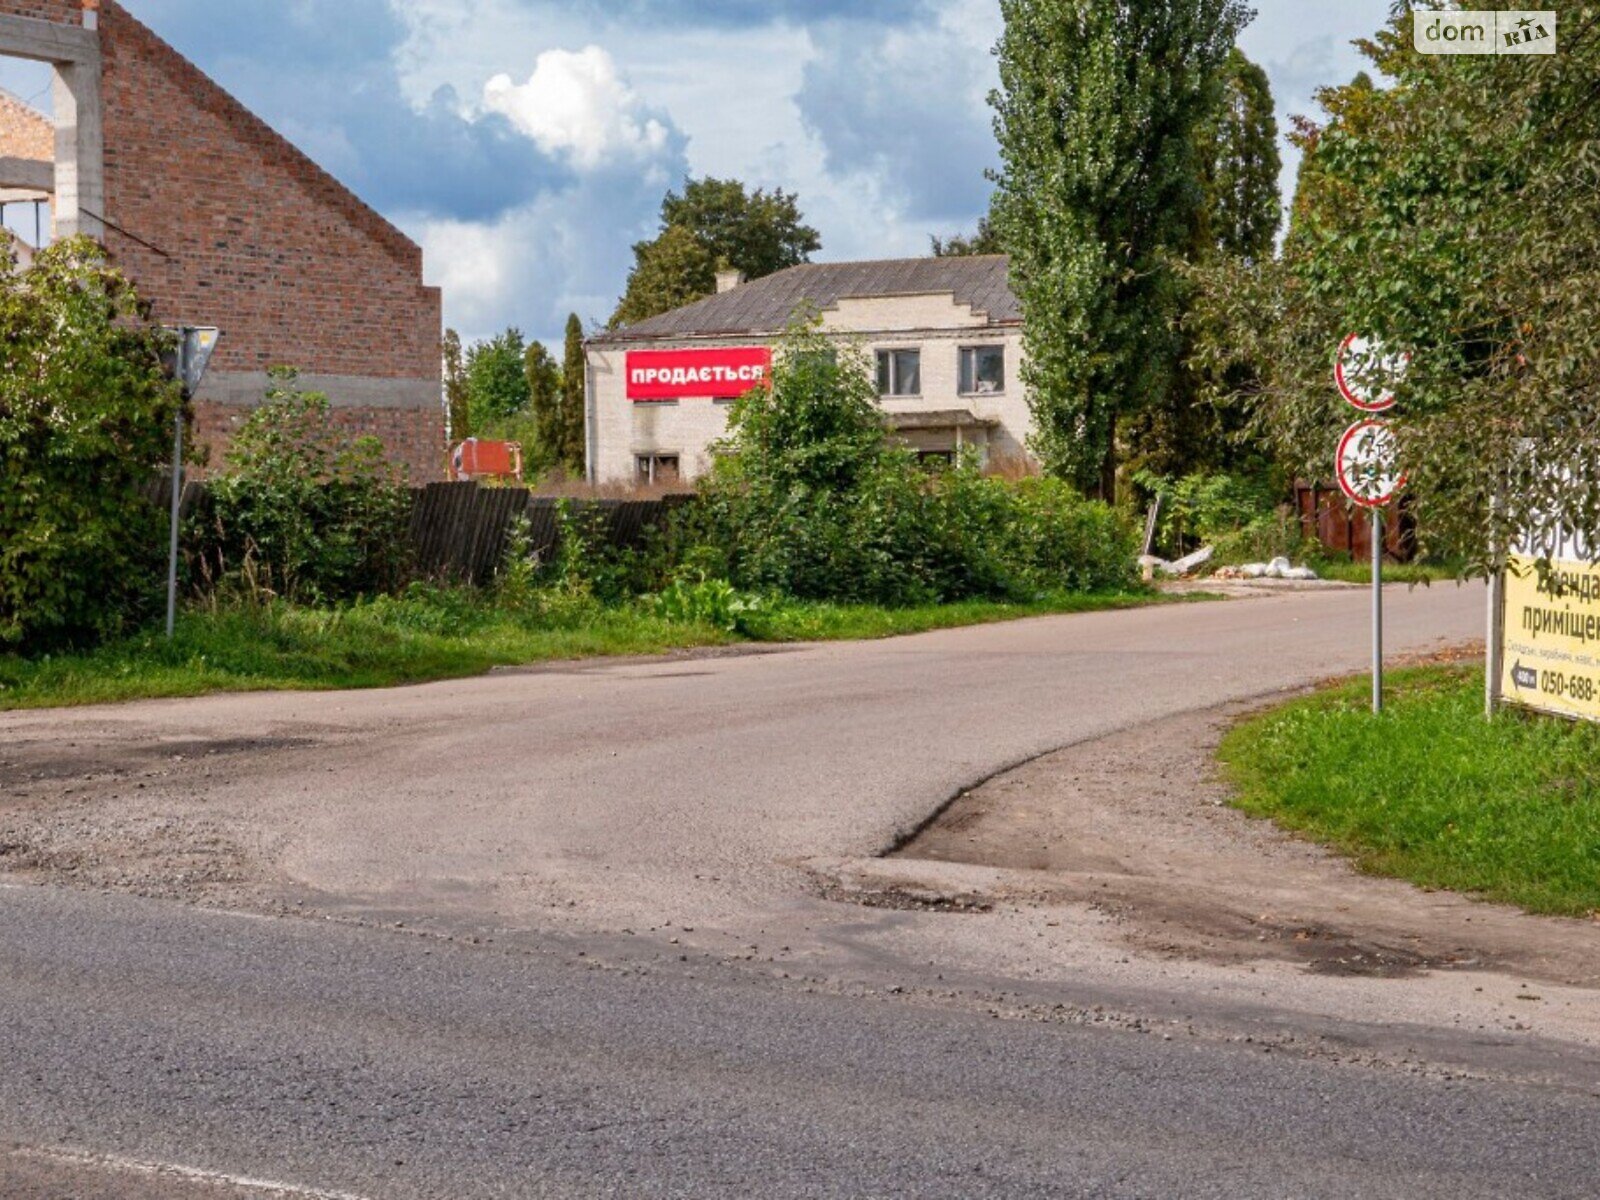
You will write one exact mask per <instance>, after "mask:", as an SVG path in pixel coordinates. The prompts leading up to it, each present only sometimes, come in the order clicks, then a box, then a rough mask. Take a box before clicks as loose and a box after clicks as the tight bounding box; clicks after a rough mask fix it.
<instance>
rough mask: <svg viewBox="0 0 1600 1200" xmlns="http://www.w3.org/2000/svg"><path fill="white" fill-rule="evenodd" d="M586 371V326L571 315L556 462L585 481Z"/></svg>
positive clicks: (563, 376) (568, 327)
mask: <svg viewBox="0 0 1600 1200" xmlns="http://www.w3.org/2000/svg"><path fill="white" fill-rule="evenodd" d="M586 370H587V367H586V365H585V362H584V356H583V322H582V321H580V320H579V319H578V314H577V313H572V314H571V315H570V316H568V317H567V340H566V348H565V354H564V356H563V360H562V366H561V421H560V434H559V436H558V438H557V453H556V462H557V463H558V464H559V465H560V466H561V467H562V468H563V469H565V471H566V472H567V474H568V475H570V476H572V477H574V478H582V476H583V472H584V458H585V449H586V446H585V443H584V434H585V428H584V416H585V412H586V404H585V400H586V392H585V386H584V385H585V372H586Z"/></svg>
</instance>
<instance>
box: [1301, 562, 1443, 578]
mask: <svg viewBox="0 0 1600 1200" xmlns="http://www.w3.org/2000/svg"><path fill="white" fill-rule="evenodd" d="M1310 566H1311V568H1312V569H1313V570H1314V571H1316V573H1317V575H1318V576H1319V577H1321V578H1323V579H1334V580H1337V581H1339V582H1340V583H1371V582H1372V564H1371V563H1370V562H1366V561H1362V562H1351V561H1350V560H1349V559H1345V558H1329V559H1317V560H1314V561H1313V562H1312V563H1311V564H1310ZM1461 572H1462V566H1461V564H1459V563H1453V562H1448V563H1438V562H1410V563H1392V562H1386V563H1384V564H1383V581H1384V582H1385V583H1423V584H1427V583H1447V582H1454V581H1455V580H1457V579H1459V578H1460V577H1461Z"/></svg>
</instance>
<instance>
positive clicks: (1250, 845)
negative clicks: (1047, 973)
mask: <svg viewBox="0 0 1600 1200" xmlns="http://www.w3.org/2000/svg"><path fill="white" fill-rule="evenodd" d="M1252 707H1259V705H1255V706H1251V705H1230V706H1227V707H1224V708H1220V709H1214V710H1211V711H1208V712H1202V713H1194V714H1188V715H1183V716H1179V717H1175V718H1171V719H1168V720H1164V721H1160V722H1156V723H1153V724H1150V725H1146V726H1140V727H1138V728H1136V729H1133V730H1129V731H1125V732H1122V733H1118V734H1114V735H1112V736H1110V737H1107V738H1101V739H1098V740H1095V741H1090V742H1086V743H1083V744H1081V745H1077V746H1073V747H1070V748H1068V749H1065V750H1061V751H1058V752H1056V753H1054V754H1049V755H1046V756H1044V757H1042V758H1039V759H1036V760H1034V761H1033V762H1030V763H1028V764H1027V765H1025V766H1023V767H1020V768H1018V769H1016V770H1013V771H1010V772H1007V773H1006V774H1004V775H1001V776H998V777H996V778H995V779H992V780H990V781H989V782H987V783H985V784H983V785H982V786H980V787H977V788H975V789H973V790H972V791H970V792H967V793H965V794H963V795H961V796H960V797H958V798H957V799H956V800H955V801H954V802H953V803H952V804H951V805H949V806H948V807H947V808H946V809H945V810H944V811H943V813H941V814H940V816H939V817H938V818H937V819H936V820H935V821H934V822H932V823H931V824H930V825H929V826H928V827H927V828H926V829H924V830H923V831H921V832H920V833H919V834H918V835H917V836H916V837H914V838H913V839H912V840H911V841H910V842H909V843H908V844H906V845H905V846H903V847H901V848H900V849H899V850H898V851H897V852H896V853H895V854H893V855H892V856H891V857H890V859H889V860H887V861H885V862H884V863H883V868H884V875H883V876H882V877H880V878H877V879H875V880H863V881H862V882H861V885H860V887H861V891H862V896H861V901H862V902H864V903H871V904H876V905H882V904H886V903H889V902H890V901H889V900H888V899H886V898H885V897H892V896H893V895H894V894H896V891H897V885H896V883H895V881H894V879H893V872H894V870H895V869H896V868H897V867H901V866H904V867H906V868H911V869H912V874H911V877H910V878H908V879H907V880H906V881H905V883H904V887H905V890H906V891H907V893H908V895H909V896H912V897H915V898H916V902H917V903H918V904H919V905H920V906H924V907H925V906H927V905H929V904H930V903H932V902H933V901H932V900H930V896H933V897H934V898H936V891H937V889H934V890H932V891H930V889H929V884H928V880H927V879H925V878H919V877H918V876H917V873H916V871H915V867H916V866H917V864H919V863H951V864H969V865H973V866H978V867H985V868H992V869H994V873H992V874H990V875H988V876H986V877H985V878H986V879H987V880H988V883H987V886H986V887H980V888H977V889H976V890H975V889H974V885H973V883H972V882H971V880H970V879H968V880H966V881H965V890H964V891H963V894H962V896H961V902H962V904H963V905H964V906H969V907H977V906H980V905H983V904H985V903H987V902H1006V903H1031V904H1036V905H1038V904H1043V905H1049V904H1069V903H1073V904H1085V903H1086V904H1089V905H1091V906H1092V907H1093V908H1094V909H1095V910H1097V911H1098V912H1100V913H1102V914H1104V915H1106V916H1108V917H1109V918H1111V919H1112V920H1113V921H1114V922H1115V923H1116V925H1117V927H1118V928H1119V929H1120V930H1121V932H1122V936H1123V937H1124V938H1125V940H1126V941H1127V942H1128V943H1129V944H1130V945H1131V946H1133V947H1136V948H1138V949H1140V950H1143V951H1146V952H1154V953H1157V954H1161V955H1166V956H1170V957H1173V958H1184V959H1193V960H1200V961H1207V962H1215V963H1222V964H1226V963H1239V962H1246V961H1252V960H1259V959H1264V958H1276V959H1282V960H1287V961H1291V962H1300V963H1304V964H1305V966H1306V967H1307V969H1308V970H1310V971H1313V972H1319V973H1327V974H1333V975H1370V976H1378V977H1394V976H1399V975H1406V974H1411V973H1415V972H1417V971H1420V970H1427V969H1449V968H1455V967H1475V968H1480V969H1482V968H1489V969H1499V970H1503V971H1506V972H1511V973H1516V974H1519V975H1527V976H1530V977H1538V978H1542V979H1547V980H1551V981H1554V982H1561V983H1570V984H1578V985H1581V986H1597V985H1600V925H1597V924H1595V923H1594V922H1586V921H1577V920H1558V919H1552V918H1544V917H1531V916H1528V915H1526V914H1524V913H1521V912H1519V911H1517V910H1514V909H1511V908H1507V907H1504V906H1500V905H1491V904H1483V903H1478V902H1475V901H1473V900H1471V899H1468V898H1466V897H1462V896H1458V895H1452V894H1447V893H1438V892H1424V891H1423V890H1421V889H1419V888H1416V887H1413V886H1411V885H1409V884H1405V883H1400V882H1396V881H1394V880H1387V879H1376V878H1372V877H1369V876H1365V875H1362V874H1360V873H1358V872H1357V871H1355V870H1354V869H1352V868H1351V867H1350V866H1349V864H1348V863H1347V862H1345V861H1344V860H1343V859H1341V858H1339V857H1337V856H1336V855H1333V854H1331V853H1329V852H1328V851H1326V850H1323V849H1322V848H1320V847H1318V846H1315V845H1312V844H1310V843H1308V842H1305V841H1302V840H1299V839H1297V838H1295V837H1293V836H1291V835H1289V834H1286V833H1284V832H1283V831H1282V830H1280V829H1278V828H1277V827H1276V826H1275V825H1273V824H1272V823H1270V822H1268V821H1260V820H1252V819H1251V818H1248V817H1246V816H1244V815H1243V814H1242V813H1240V812H1238V811H1236V810H1235V809H1233V808H1231V807H1229V805H1228V791H1227V788H1226V786H1225V785H1224V784H1223V783H1222V782H1221V780H1220V779H1219V778H1218V777H1217V774H1216V771H1215V768H1214V761H1213V757H1212V755H1213V753H1214V751H1215V748H1216V745H1217V742H1218V740H1219V739H1220V738H1221V736H1222V734H1223V732H1224V731H1225V730H1226V729H1227V727H1228V726H1229V724H1230V723H1231V722H1233V721H1234V720H1236V719H1237V718H1238V717H1239V716H1241V715H1243V714H1244V713H1245V712H1247V711H1250V709H1251V708H1252Z"/></svg>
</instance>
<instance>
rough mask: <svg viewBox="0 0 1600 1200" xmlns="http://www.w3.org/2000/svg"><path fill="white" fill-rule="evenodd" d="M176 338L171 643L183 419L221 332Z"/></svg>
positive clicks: (180, 331) (196, 331) (204, 329)
mask: <svg viewBox="0 0 1600 1200" xmlns="http://www.w3.org/2000/svg"><path fill="white" fill-rule="evenodd" d="M173 332H174V333H176V334H177V335H178V344H177V348H176V350H175V352H174V359H173V364H172V376H173V378H174V379H176V380H177V381H178V384H179V386H180V387H181V388H182V389H183V394H182V399H181V401H180V402H179V404H178V414H177V416H175V417H174V418H173V419H172V522H171V527H170V530H169V537H168V544H167V639H168V640H169V641H170V640H171V639H172V634H173V630H174V629H175V628H176V626H177V623H178V519H179V517H180V515H181V512H182V508H183V415H184V413H185V411H186V410H187V409H188V407H189V398H190V397H191V396H193V395H194V393H195V392H196V391H197V390H198V389H199V387H200V380H201V379H202V378H203V377H204V376H205V373H206V367H207V365H208V364H209V363H210V362H211V352H212V351H213V350H215V349H216V348H217V339H218V338H220V337H221V336H222V333H221V331H220V330H218V329H216V328H214V327H212V326H209V325H206V326H201V327H199V328H195V327H193V326H190V325H179V326H178V327H177V328H176V329H174V330H173Z"/></svg>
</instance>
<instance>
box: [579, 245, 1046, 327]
mask: <svg viewBox="0 0 1600 1200" xmlns="http://www.w3.org/2000/svg"><path fill="white" fill-rule="evenodd" d="M937 292H952V293H954V294H955V298H956V302H957V303H958V304H970V305H971V306H972V307H973V309H974V310H976V311H977V312H979V313H982V314H984V315H986V316H987V317H988V318H989V322H990V324H994V325H1005V324H1014V323H1016V322H1018V321H1020V320H1022V310H1021V308H1020V307H1019V306H1018V304H1017V298H1016V296H1015V295H1014V294H1013V293H1012V291H1011V287H1010V284H1009V282H1008V281H1007V259H1006V257H1005V255H1003V254H983V255H971V256H959V257H949V258H894V259H884V260H881V261H878V262H841V263H802V264H801V265H800V266H798V267H790V268H789V269H788V270H786V271H779V272H778V273H777V274H775V275H768V276H766V277H765V278H762V279H756V280H752V281H751V282H749V283H744V284H740V285H739V286H738V287H736V288H733V289H732V290H730V291H726V292H722V293H719V294H718V295H715V296H707V297H706V298H705V299H704V300H698V301H696V302H695V303H693V304H686V305H684V307H682V308H675V309H673V310H672V311H671V312H664V313H662V314H660V315H659V316H654V317H649V318H647V319H646V320H643V321H637V322H635V323H634V324H632V325H626V326H624V327H622V328H621V329H613V330H609V331H607V332H606V333H602V334H600V335H598V336H597V337H595V338H593V339H591V340H592V341H596V342H626V341H634V340H637V339H653V338H675V337H697V336H698V337H714V336H717V335H721V334H741V333H775V332H777V331H779V330H781V329H782V328H783V327H784V326H785V325H787V324H788V323H789V318H790V317H791V316H792V315H793V314H794V311H795V309H796V308H797V307H798V306H799V305H801V304H803V303H806V302H809V303H811V304H814V305H816V306H817V307H818V308H820V309H828V308H832V307H834V306H835V305H837V304H838V303H839V301H840V300H842V299H845V298H847V297H866V296H919V295H927V294H929V293H937Z"/></svg>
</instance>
